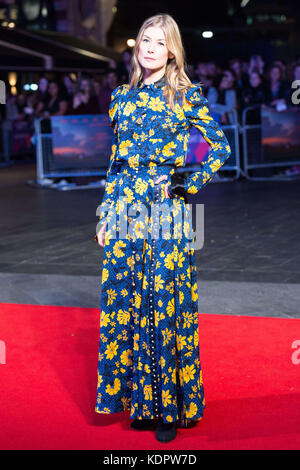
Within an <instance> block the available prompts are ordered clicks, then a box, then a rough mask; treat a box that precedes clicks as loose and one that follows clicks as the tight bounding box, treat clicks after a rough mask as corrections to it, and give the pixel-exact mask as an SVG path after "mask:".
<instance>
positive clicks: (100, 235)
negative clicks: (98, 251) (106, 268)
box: [97, 222, 107, 248]
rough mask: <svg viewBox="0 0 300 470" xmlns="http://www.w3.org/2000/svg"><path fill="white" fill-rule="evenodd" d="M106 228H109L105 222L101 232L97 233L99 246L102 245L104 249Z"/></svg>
mask: <svg viewBox="0 0 300 470" xmlns="http://www.w3.org/2000/svg"><path fill="white" fill-rule="evenodd" d="M106 226H107V222H105V224H103V225H102V227H101V228H100V230H99V232H98V233H97V240H98V245H100V246H101V247H102V248H104V243H105V230H106Z"/></svg>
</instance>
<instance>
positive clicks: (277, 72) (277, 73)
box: [270, 67, 280, 81]
mask: <svg viewBox="0 0 300 470" xmlns="http://www.w3.org/2000/svg"><path fill="white" fill-rule="evenodd" d="M270 76H271V80H275V81H278V80H280V70H279V68H278V67H273V68H272V70H271V74H270Z"/></svg>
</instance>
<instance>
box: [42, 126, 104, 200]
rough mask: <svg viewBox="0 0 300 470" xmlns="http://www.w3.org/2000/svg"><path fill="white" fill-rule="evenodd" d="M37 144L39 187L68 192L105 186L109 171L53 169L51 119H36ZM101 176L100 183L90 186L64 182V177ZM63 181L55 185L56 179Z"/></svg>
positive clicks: (92, 182)
mask: <svg viewBox="0 0 300 470" xmlns="http://www.w3.org/2000/svg"><path fill="white" fill-rule="evenodd" d="M34 127H35V144H36V182H35V184H37V185H39V186H44V187H47V188H51V189H57V190H59V191H68V190H74V189H87V188H89V189H93V188H102V187H103V186H104V185H105V176H106V173H107V169H106V168H105V169H102V170H97V171H93V172H92V171H90V170H82V169H80V170H76V168H70V169H64V170H60V169H57V168H53V164H52V162H53V142H52V132H51V122H50V120H49V119H44V118H36V119H35V120H34ZM87 176H99V177H100V178H101V179H100V180H98V181H91V182H90V183H88V184H78V183H75V182H74V183H73V182H72V183H69V182H67V181H66V180H63V178H64V177H87ZM55 178H56V179H57V178H59V179H61V182H59V183H55V182H54V179H55Z"/></svg>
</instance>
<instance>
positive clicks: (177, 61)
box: [129, 13, 202, 111]
mask: <svg viewBox="0 0 300 470" xmlns="http://www.w3.org/2000/svg"><path fill="white" fill-rule="evenodd" d="M151 26H155V27H160V28H161V29H162V30H163V31H164V34H165V37H166V46H167V48H168V51H169V52H171V53H172V54H173V56H174V57H173V58H172V59H170V58H168V61H167V65H166V89H165V90H164V96H165V98H166V101H167V103H168V104H169V106H170V108H171V109H172V110H173V111H174V109H175V106H176V104H177V103H178V102H180V105H182V103H183V101H184V97H185V92H186V90H187V89H188V88H189V87H190V86H191V85H192V82H191V80H190V79H189V77H188V76H187V74H186V73H185V68H186V58H185V51H184V48H183V43H182V39H181V34H180V31H179V28H178V25H177V23H176V21H175V20H174V19H173V18H172V16H170V15H168V14H164V13H162V14H157V15H154V16H151V17H150V18H147V19H146V20H145V21H144V23H143V24H142V26H141V28H140V30H139V32H138V35H137V37H136V42H135V46H134V48H133V54H132V58H131V71H130V74H129V76H130V80H129V89H130V88H132V87H134V88H136V86H137V85H138V82H139V81H140V80H142V79H143V70H142V67H141V66H140V63H139V61H138V51H139V46H140V43H141V40H142V37H143V34H144V32H145V30H146V29H147V28H149V27H151ZM198 84H199V85H201V86H202V83H200V82H199V83H198ZM177 98H179V99H177Z"/></svg>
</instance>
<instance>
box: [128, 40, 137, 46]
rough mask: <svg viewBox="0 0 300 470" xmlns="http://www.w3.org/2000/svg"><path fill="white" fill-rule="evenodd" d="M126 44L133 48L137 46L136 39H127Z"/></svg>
mask: <svg viewBox="0 0 300 470" xmlns="http://www.w3.org/2000/svg"><path fill="white" fill-rule="evenodd" d="M126 44H127V46H128V47H133V46H134V45H135V39H127V41H126Z"/></svg>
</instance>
